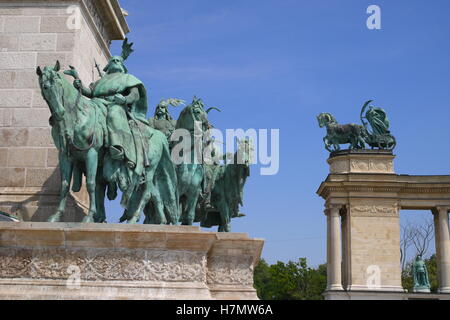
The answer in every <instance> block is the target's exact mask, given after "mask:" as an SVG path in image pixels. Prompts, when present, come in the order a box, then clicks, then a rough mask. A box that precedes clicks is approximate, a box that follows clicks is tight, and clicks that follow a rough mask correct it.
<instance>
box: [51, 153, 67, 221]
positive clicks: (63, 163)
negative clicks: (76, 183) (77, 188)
mask: <svg viewBox="0 0 450 320" xmlns="http://www.w3.org/2000/svg"><path fill="white" fill-rule="evenodd" d="M59 165H60V173H61V191H60V199H59V206H58V209H57V210H56V213H55V214H54V215H52V216H50V217H49V218H48V220H47V222H60V221H61V216H62V214H63V213H64V211H65V210H66V203H67V196H68V195H69V191H70V181H71V179H72V173H73V162H72V161H70V160H69V158H68V156H67V155H61V156H60V157H59Z"/></svg>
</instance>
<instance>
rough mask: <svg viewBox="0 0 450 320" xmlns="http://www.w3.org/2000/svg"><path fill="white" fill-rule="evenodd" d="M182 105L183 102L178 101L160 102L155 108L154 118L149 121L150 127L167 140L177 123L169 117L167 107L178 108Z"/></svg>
mask: <svg viewBox="0 0 450 320" xmlns="http://www.w3.org/2000/svg"><path fill="white" fill-rule="evenodd" d="M184 103H185V102H184V101H183V100H180V99H167V100H161V102H160V103H159V104H158V105H157V106H156V109H155V116H154V117H153V118H150V119H149V123H150V126H152V128H154V129H156V130H159V131H161V132H162V133H164V134H165V135H166V137H167V138H168V139H169V138H170V136H171V135H172V133H173V132H174V131H175V127H176V124H177V121H176V120H174V119H173V118H172V116H171V115H170V112H169V106H172V107H178V106H180V105H183V104H184Z"/></svg>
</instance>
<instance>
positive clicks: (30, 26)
mask: <svg viewBox="0 0 450 320" xmlns="http://www.w3.org/2000/svg"><path fill="white" fill-rule="evenodd" d="M128 31H129V29H128V26H127V24H126V22H125V18H124V16H123V14H122V12H121V10H120V6H119V3H118V1H117V0H112V1H110V0H45V1H32V0H0V211H4V212H7V213H10V214H14V215H16V216H18V217H20V218H21V219H23V220H26V221H45V220H46V219H47V218H48V216H49V215H51V214H52V213H54V212H55V211H56V207H57V204H58V203H59V189H60V178H59V170H58V169H57V166H58V151H57V150H56V148H55V145H54V143H53V140H52V137H51V134H50V126H49V122H48V120H49V118H50V111H49V108H48V106H47V104H46V103H45V101H44V99H42V96H41V92H40V89H39V84H38V77H37V75H36V67H37V66H41V67H44V66H54V65H55V63H56V60H59V61H60V63H61V67H62V68H63V69H64V70H65V69H67V68H68V66H69V65H73V66H75V67H76V68H77V70H78V72H79V75H80V78H81V79H82V80H83V82H84V84H85V85H89V84H90V83H91V82H93V81H96V80H98V78H99V75H98V72H97V70H96V69H95V67H94V59H95V60H96V61H97V62H98V63H99V64H100V66H102V67H104V66H105V65H106V64H107V61H108V58H109V57H110V56H111V54H110V51H109V45H110V43H111V41H112V40H120V39H123V38H124V37H125V34H126V33H127V32H128ZM68 202H69V203H68V208H67V210H66V215H65V216H64V217H63V219H64V221H67V222H73V221H80V220H81V219H82V218H83V216H84V213H85V212H86V211H87V210H86V204H87V203H88V199H87V195H86V192H84V191H83V192H80V193H77V194H72V195H71V196H70V198H69V201H68Z"/></svg>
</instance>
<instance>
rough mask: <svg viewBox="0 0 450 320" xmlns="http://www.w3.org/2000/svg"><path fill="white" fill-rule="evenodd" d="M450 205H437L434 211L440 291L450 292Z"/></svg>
mask: <svg viewBox="0 0 450 320" xmlns="http://www.w3.org/2000/svg"><path fill="white" fill-rule="evenodd" d="M449 210H450V207H437V208H436V210H435V212H434V226H435V239H436V253H437V264H438V272H439V292H440V293H450V231H449V221H448V212H449Z"/></svg>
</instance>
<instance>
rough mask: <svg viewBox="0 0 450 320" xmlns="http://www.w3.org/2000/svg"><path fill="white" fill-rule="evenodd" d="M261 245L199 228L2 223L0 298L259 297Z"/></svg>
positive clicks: (259, 241) (255, 240)
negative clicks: (256, 270) (256, 272)
mask: <svg viewBox="0 0 450 320" xmlns="http://www.w3.org/2000/svg"><path fill="white" fill-rule="evenodd" d="M263 243H264V241H263V240H260V239H250V238H248V236H247V235H246V234H236V233H230V234H219V233H213V232H202V231H201V230H200V228H198V227H184V226H146V225H109V224H48V223H13V222H0V299H52V300H53V299H61V300H63V299H189V300H191V299H192V300H195V299H233V300H238V299H257V296H256V290H255V289H254V288H253V269H254V267H255V265H256V264H257V263H258V262H259V258H260V255H261V250H262V247H263Z"/></svg>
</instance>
